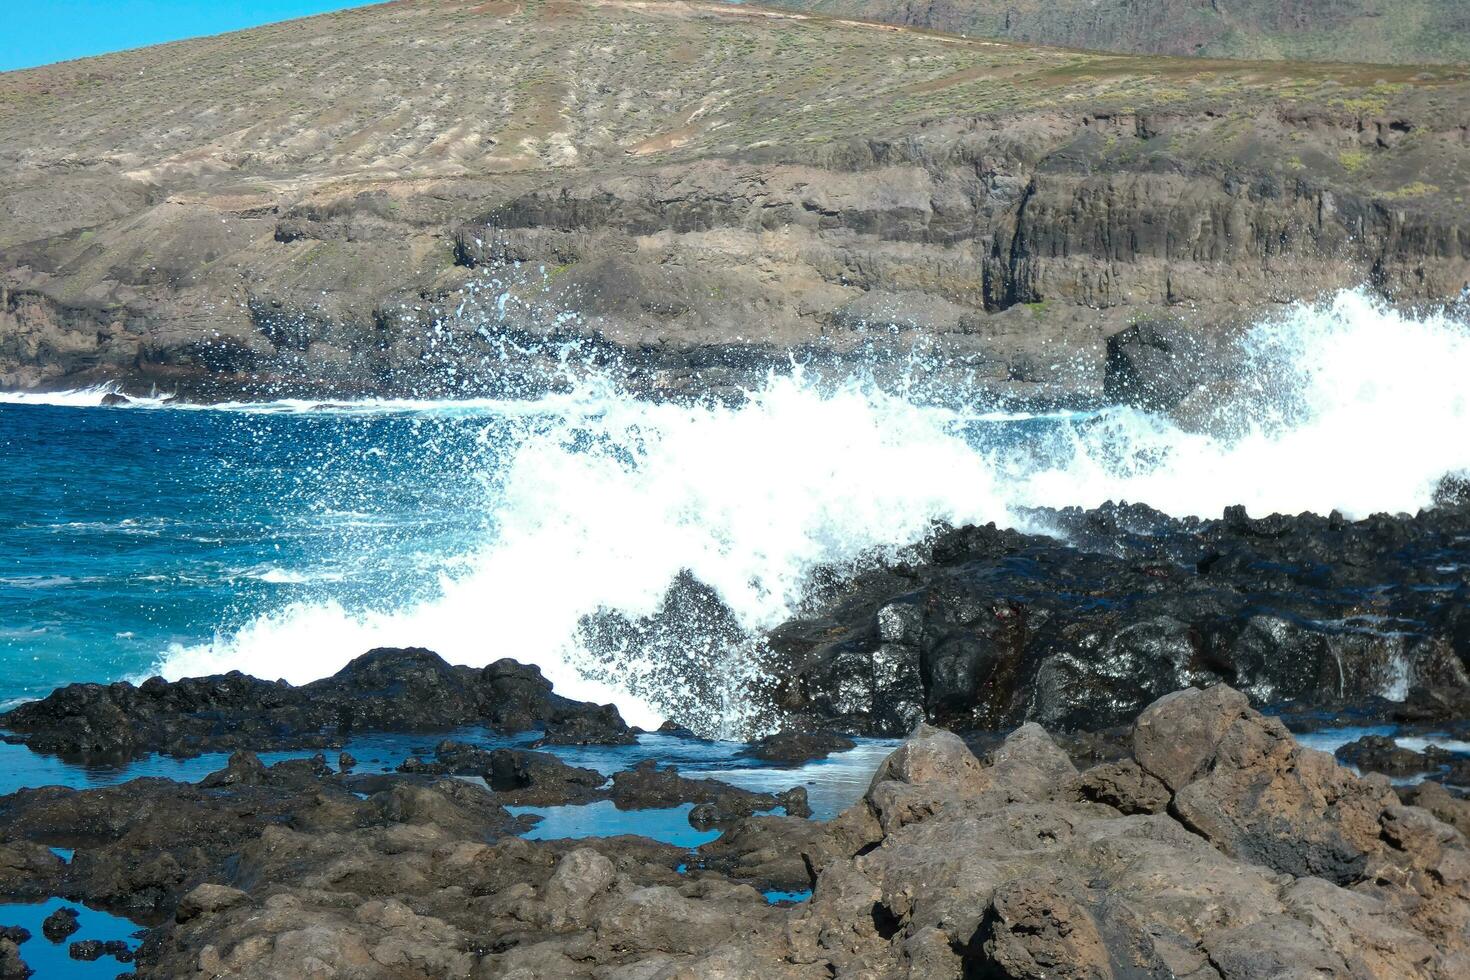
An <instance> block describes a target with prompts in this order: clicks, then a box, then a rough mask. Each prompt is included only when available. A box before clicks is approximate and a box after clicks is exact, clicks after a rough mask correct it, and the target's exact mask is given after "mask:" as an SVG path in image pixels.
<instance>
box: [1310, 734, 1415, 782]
mask: <svg viewBox="0 0 1470 980" xmlns="http://www.w3.org/2000/svg"><path fill="white" fill-rule="evenodd" d="M1333 754H1334V755H1336V756H1337V758H1338V759H1339V760H1340V761H1342V762H1345V763H1347V764H1348V765H1350V766H1356V767H1357V768H1358V769H1359V770H1361V771H1363V772H1381V773H1383V774H1384V775H1385V776H1412V775H1413V774H1415V773H1419V772H1427V771H1428V770H1430V769H1434V768H1437V763H1435V762H1434V761H1432V760H1431V759H1430V758H1429V757H1428V756H1426V755H1424V754H1422V753H1420V752H1415V751H1413V750H1412V749H1405V748H1401V747H1400V746H1399V744H1398V743H1397V742H1395V741H1394V740H1393V739H1391V738H1386V737H1384V736H1382V735H1364V736H1363V737H1362V738H1360V739H1358V740H1357V741H1356V742H1349V743H1348V744H1347V745H1343V746H1339V747H1338V749H1337V751H1336V752H1335V753H1333Z"/></svg>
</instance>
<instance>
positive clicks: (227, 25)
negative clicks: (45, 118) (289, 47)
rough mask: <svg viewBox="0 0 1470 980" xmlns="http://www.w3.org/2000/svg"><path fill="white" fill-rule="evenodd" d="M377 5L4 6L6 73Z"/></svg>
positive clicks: (78, 1) (230, 1) (173, 1)
mask: <svg viewBox="0 0 1470 980" xmlns="http://www.w3.org/2000/svg"><path fill="white" fill-rule="evenodd" d="M369 2H373V0H0V71H10V70H11V69H13V68H31V67H34V66H36V65H45V64H50V63H51V62H53V61H66V60H67V59H69V58H83V57H86V56H87V55H93V54H103V53H105V52H108V51H121V50H122V49H124V48H138V47H142V46H144V45H146V44H162V43H163V42H164V41H177V40H179V39H180V38H185V37H199V36H200V35H202V34H219V33H222V32H224V31H237V30H240V29H241V28H245V27H255V26H256V25H258V24H269V23H272V22H273V21H278V20H288V19H290V18H292V17H306V16H308V15H310V14H320V13H325V12H326V11H328V10H341V9H342V8H344V7H362V6H366V4H367V3H369Z"/></svg>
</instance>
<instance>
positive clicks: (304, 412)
mask: <svg viewBox="0 0 1470 980" xmlns="http://www.w3.org/2000/svg"><path fill="white" fill-rule="evenodd" d="M1242 344H1243V346H1244V353H1245V355H1246V356H1247V363H1248V364H1249V365H1250V370H1249V371H1248V373H1247V375H1246V377H1245V378H1244V379H1243V381H1242V383H1241V384H1240V385H1239V386H1238V389H1237V390H1236V391H1235V393H1234V394H1232V395H1231V396H1230V397H1229V398H1228V399H1226V400H1225V402H1224V404H1223V411H1222V413H1221V418H1222V421H1221V424H1220V426H1219V427H1218V428H1217V429H1216V430H1215V431H1213V432H1212V433H1198V432H1193V431H1186V430H1185V429H1182V428H1181V427H1180V426H1179V425H1177V424H1175V423H1174V422H1173V421H1171V420H1170V419H1168V418H1166V417H1162V416H1155V415H1150V414H1148V413H1144V412H1140V411H1136V410H1132V409H1126V408H1107V409H1102V410H1100V411H1096V412H1089V413H1081V414H1076V413H1074V414H1057V415H1041V416H1028V415H1024V414H1002V413H996V412H994V411H992V410H991V409H990V407H989V406H988V405H987V404H985V403H984V402H983V401H981V400H979V399H974V400H969V399H967V398H966V396H965V393H964V392H951V393H949V394H950V397H948V398H946V399H944V400H943V403H942V404H937V403H935V402H934V401H933V400H932V399H930V398H929V397H927V395H926V397H922V398H921V397H919V396H917V395H915V394H913V393H912V392H906V391H905V390H904V389H903V387H902V385H898V386H894V385H891V384H889V385H879V384H876V383H874V382H872V381H871V380H870V379H867V378H865V377H863V376H862V375H861V374H858V375H856V376H854V377H852V378H850V379H848V380H845V381H842V382H833V381H831V380H825V381H821V382H819V381H816V380H814V379H811V378H809V377H807V376H806V375H805V374H803V373H802V372H801V371H800V370H799V368H798V369H796V370H794V371H792V372H790V373H785V374H782V375H779V376H772V377H771V378H770V379H769V381H768V382H767V383H766V384H764V385H762V386H759V387H758V388H757V389H756V390H754V391H752V392H750V393H749V397H748V398H746V399H744V400H743V401H742V402H741V403H739V404H737V405H731V404H715V403H708V404H674V403H667V402H665V403H655V402H650V401H645V400H640V399H638V398H635V397H632V396H629V395H627V394H626V393H624V392H622V391H621V390H620V389H619V388H618V387H617V385H616V384H615V383H614V382H612V381H610V380H608V379H606V378H598V377H592V378H586V379H582V380H581V381H580V382H579V383H578V384H577V385H575V386H574V387H573V389H572V390H571V391H570V392H569V393H566V394H558V395H554V396H547V397H544V398H540V399H533V400H519V401H518V400H487V399H479V400H473V401H447V402H381V401H379V402H361V403H354V404H346V405H328V406H319V405H311V404H308V403H301V402H277V403H271V404H266V405H227V406H216V407H212V408H189V407H175V406H171V405H168V404H166V403H163V402H162V401H158V400H154V401H147V402H143V403H140V404H138V405H136V406H131V407H126V408H103V407H100V405H99V403H100V401H101V398H102V395H103V394H104V391H102V390H93V391H87V392H72V393H64V394H60V395H49V396H31V395H24V396H23V395H10V396H0V667H3V669H0V703H13V702H15V701H17V700H19V699H25V698H32V697H37V696H41V695H43V694H45V693H46V692H48V691H49V690H50V689H51V688H52V687H53V686H55V685H57V684H61V683H65V682H68V681H74V680H98V681H107V680H113V679H118V678H141V677H145V676H148V675H149V674H152V673H161V674H163V675H165V676H168V677H178V676H184V675H190V674H200V673H209V672H216V671H223V670H229V669H236V668H238V669H241V670H244V671H247V672H250V673H253V674H257V675H259V676H264V677H270V678H275V677H282V678H286V679H288V680H291V681H293V682H304V681H308V680H312V679H314V678H317V677H321V676H324V675H327V674H330V673H332V672H333V671H335V670H336V669H338V668H340V667H341V666H342V665H343V664H345V663H346V662H347V661H348V660H350V659H351V658H352V657H354V656H356V655H358V654H360V653H362V652H363V651H365V650H367V649H369V648H371V647H374V646H380V645H419V646H427V647H429V648H431V649H434V650H437V651H438V652H439V653H441V654H442V655H444V656H445V657H446V658H448V659H450V660H451V661H454V662H459V663H466V664H484V663H487V662H489V661H492V660H494V659H497V658H499V657H506V656H509V657H515V658H517V659H519V660H522V661H526V662H533V663H537V664H539V665H540V666H541V667H542V669H543V671H544V672H545V673H546V674H547V676H548V677H550V678H551V679H552V680H553V681H554V682H555V683H556V685H557V688H558V690H560V691H562V692H563V693H566V694H568V695H570V696H573V697H579V698H586V699H592V700H597V701H614V702H616V703H617V704H618V705H619V706H620V708H621V709H622V710H623V712H624V715H625V717H627V718H628V720H629V721H630V722H632V723H636V724H641V725H644V726H647V727H652V726H653V725H656V724H657V723H658V722H659V721H660V720H662V719H664V718H668V717H674V718H677V719H679V720H681V721H683V722H686V723H688V724H691V725H693V726H694V727H696V728H697V729H698V730H700V731H701V732H702V733H703V734H709V735H717V736H734V735H741V734H748V732H747V730H746V728H745V727H744V721H745V712H746V710H747V707H748V706H746V705H744V704H742V703H741V700H740V698H741V695H740V694H739V691H740V682H741V680H742V678H743V676H744V675H743V671H744V670H745V669H746V668H747V666H748V664H749V663H750V660H751V657H750V653H751V648H752V646H753V645H754V644H756V643H758V642H759V634H760V631H761V630H763V629H766V628H769V627H771V626H774V625H776V624H778V623H780V622H781V621H783V620H784V619H786V618H788V617H789V616H790V615H791V614H792V613H793V611H795V610H796V609H797V608H798V606H799V605H800V603H801V601H802V598H803V595H804V592H805V589H806V588H807V585H808V582H809V580H810V577H811V575H812V573H813V571H814V570H815V569H817V568H819V567H822V566H827V565H833V564H837V565H842V564H858V563H861V562H863V561H865V560H870V559H871V557H872V556H873V555H875V554H881V553H893V552H896V551H898V550H901V549H902V548H904V547H906V546H908V545H911V544H912V543H914V542H915V541H917V540H919V539H921V538H922V537H923V535H924V534H925V533H926V532H927V531H928V529H929V528H930V527H931V524H932V522H934V521H948V522H984V521H996V522H998V523H1001V524H1012V525H1021V526H1024V524H1025V519H1024V517H1023V516H1022V514H1021V511H1022V510H1023V509H1024V508H1026V507H1029V506H1034V505H1052V506H1065V505H1071V504H1076V505H1082V506H1091V505H1096V504H1100V503H1102V502H1104V501H1106V500H1110V499H1112V500H1128V501H1137V502H1143V503H1148V504H1151V505H1153V506H1155V507H1158V508H1160V509H1162V510H1165V511H1168V512H1170V513H1173V514H1176V515H1185V514H1196V515H1201V516H1216V515H1218V514H1219V513H1220V511H1221V510H1222V509H1223V508H1224V507H1226V506H1228V505H1231V504H1236V503H1243V504H1245V505H1246V506H1247V507H1248V509H1249V510H1250V511H1251V512H1252V513H1254V514H1264V513H1269V512H1271V511H1284V512H1298V511H1302V510H1314V511H1319V512H1325V511H1327V510H1330V509H1333V508H1336V509H1339V510H1342V511H1343V512H1345V513H1347V514H1349V515H1350V516H1363V515H1367V514H1369V513H1372V512H1376V511H1410V512H1412V511H1414V510H1416V509H1418V508H1420V507H1423V506H1427V505H1428V504H1429V502H1430V499H1431V495H1432V492H1433V488H1434V486H1435V484H1436V483H1437V481H1438V480H1439V478H1440V477H1441V476H1442V475H1443V474H1445V473H1447V472H1452V471H1458V470H1467V469H1470V425H1467V423H1470V331H1467V329H1466V326H1465V324H1464V323H1462V322H1460V321H1458V320H1456V319H1454V318H1450V317H1444V316H1425V317H1422V318H1415V317H1410V316H1404V315H1400V314H1397V313H1394V312H1392V311H1389V310H1386V309H1383V308H1380V307H1378V306H1376V305H1375V304H1374V303H1373V302H1372V301H1370V300H1369V299H1368V298H1366V297H1365V296H1364V295H1362V294H1360V293H1345V294H1342V295H1340V296H1338V297H1336V298H1334V299H1332V300H1330V301H1327V302H1324V303H1323V304H1321V305H1317V306H1304V307H1299V308H1295V309H1292V310H1289V311H1285V312H1283V314H1282V315H1281V316H1279V317H1275V318H1272V319H1271V320H1270V321H1268V322H1263V323H1262V324H1260V325H1259V326H1258V327H1256V328H1255V329H1254V330H1252V331H1251V332H1250V333H1249V334H1248V335H1247V336H1246V337H1245V338H1244V339H1243V341H1242ZM1038 530H1045V529H1044V528H1041V529H1038ZM691 576H692V577H693V578H694V579H696V580H698V581H699V582H701V583H703V584H704V585H705V586H707V587H708V588H709V589H710V590H712V591H713V593H715V594H716V595H718V597H719V598H720V600H721V602H722V603H723V605H724V606H725V607H727V609H728V610H729V616H728V617H727V619H728V622H722V623H712V622H706V621H703V620H701V619H699V618H698V617H693V618H688V619H686V620H684V621H682V622H680V623H677V624H675V625H674V626H672V627H669V629H670V630H672V632H673V635H671V636H664V637H656V638H654V640H653V641H648V640H647V639H645V640H644V641H641V642H626V643H625V644H624V645H623V646H621V647H619V646H617V645H616V644H614V645H612V646H609V645H608V644H607V643H606V642H603V643H602V644H601V645H598V646H596V647H595V648H594V647H593V646H592V644H591V642H590V640H589V637H590V636H591V635H592V634H591V632H590V631H589V628H588V622H589V620H588V617H589V616H594V615H596V614H598V613H599V612H615V613H617V614H619V615H621V616H623V617H624V618H626V619H630V620H636V619H638V618H639V617H642V616H648V615H650V614H652V613H654V612H656V611H657V610H658V609H659V607H660V605H661V603H662V602H663V601H664V599H665V596H666V595H667V593H668V590H669V589H670V587H671V586H673V585H674V584H675V583H677V582H679V581H681V580H687V579H688V578H689V577H691ZM732 624H733V626H732ZM732 631H733V632H732ZM670 651H678V656H671V654H670ZM712 677H713V678H719V679H722V681H723V683H716V684H712V683H711V680H710V679H711V678H712Z"/></svg>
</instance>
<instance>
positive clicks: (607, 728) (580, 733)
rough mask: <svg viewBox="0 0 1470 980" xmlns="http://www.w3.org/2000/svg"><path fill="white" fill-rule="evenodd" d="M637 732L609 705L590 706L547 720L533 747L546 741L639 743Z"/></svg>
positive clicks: (546, 743)
mask: <svg viewBox="0 0 1470 980" xmlns="http://www.w3.org/2000/svg"><path fill="white" fill-rule="evenodd" d="M637 743H638V736H637V735H635V734H634V733H633V731H632V729H630V728H629V727H628V726H627V725H626V724H624V723H623V719H622V717H621V716H620V715H619V714H618V709H617V708H615V707H613V706H612V705H610V704H609V705H606V706H605V707H604V708H603V709H602V710H601V711H598V710H595V709H589V710H587V711H585V712H583V713H581V714H578V715H576V716H573V717H569V718H566V719H564V720H561V721H555V720H551V721H547V723H546V733H545V734H544V735H542V736H541V737H540V738H539V739H537V740H536V741H535V742H533V743H531V744H532V747H535V748H539V747H541V746H543V745H636V744H637Z"/></svg>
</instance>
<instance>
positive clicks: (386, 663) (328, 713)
mask: <svg viewBox="0 0 1470 980" xmlns="http://www.w3.org/2000/svg"><path fill="white" fill-rule="evenodd" d="M466 725H484V726H487V727H489V728H493V729H495V730H497V731H503V732H518V731H527V730H531V729H544V730H546V731H547V732H548V739H549V740H551V741H554V742H557V743H558V744H569V743H571V744H586V743H599V744H626V743H628V742H630V741H632V739H633V735H632V733H631V732H630V731H629V729H628V726H627V725H626V724H625V723H624V722H623V719H622V718H621V716H619V714H618V711H617V709H616V708H615V707H613V706H611V705H593V704H585V703H582V702H578V701H572V700H570V699H568V698H564V697H562V696H561V695H558V694H555V693H553V691H552V689H551V683H550V682H549V681H547V680H546V679H545V678H543V677H542V676H541V673H540V671H539V670H538V669H537V668H535V667H529V666H524V665H522V664H519V663H516V662H515V661H513V660H500V661H497V662H495V663H492V664H490V665H489V666H487V667H483V668H473V667H457V666H452V665H450V664H448V663H446V662H445V661H444V660H443V659H442V658H441V657H439V656H438V655H437V654H435V653H432V652H430V651H428V650H421V649H402V650H400V649H380V650H373V651H371V652H369V653H366V654H363V655H362V656H361V657H358V658H357V659H356V660H354V661H352V662H351V663H350V664H348V665H347V666H346V667H343V668H342V669H341V670H340V671H338V672H337V673H336V674H333V675H332V676H331V677H327V678H324V679H322V680H319V681H314V682H312V683H310V684H304V685H301V686H300V687H294V686H292V685H290V684H287V683H285V682H283V681H263V680H259V679H257V678H254V677H248V676H246V675H244V674H241V673H239V672H238V671H234V672H231V673H229V674H224V675H218V676H213V677H200V678H187V679H185V680H181V681H176V682H173V683H169V682H167V681H164V680H163V679H162V678H157V677H155V678H152V679H150V680H147V681H145V682H143V684H141V685H138V686H134V685H132V684H130V683H127V682H118V683H115V684H106V685H104V684H72V685H70V686H68V687H63V688H60V689H58V690H57V691H56V692H54V693H53V694H51V695H50V696H49V697H47V698H45V699H43V700H41V701H36V702H32V703H29V704H24V705H21V706H20V707H18V708H16V709H14V710H12V711H10V712H8V713H6V714H4V715H0V727H4V728H5V729H8V730H9V731H11V732H14V733H16V734H17V735H19V736H21V737H22V738H23V739H24V740H25V741H26V743H27V744H28V745H30V746H32V747H33V748H37V749H42V750H45V751H50V752H56V753H61V754H64V755H68V756H82V757H113V758H127V757H130V756H133V755H137V754H139V753H144V752H166V753H170V754H179V755H191V754H197V753H200V752H206V751H219V750H230V749H235V748H249V749H252V750H255V751H265V750H268V749H285V748H299V747H303V746H305V747H314V746H328V745H332V744H336V743H340V742H341V741H342V740H343V739H345V738H346V737H347V736H349V735H351V734H353V733H355V732H359V731H384V732H413V731H442V730H447V729H452V728H457V727H461V726H466Z"/></svg>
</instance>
